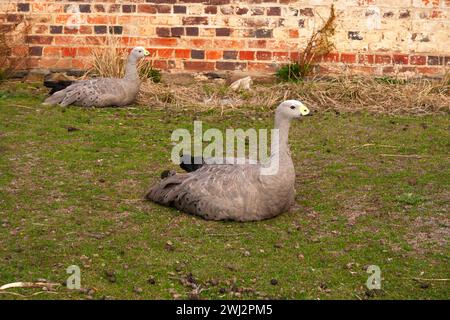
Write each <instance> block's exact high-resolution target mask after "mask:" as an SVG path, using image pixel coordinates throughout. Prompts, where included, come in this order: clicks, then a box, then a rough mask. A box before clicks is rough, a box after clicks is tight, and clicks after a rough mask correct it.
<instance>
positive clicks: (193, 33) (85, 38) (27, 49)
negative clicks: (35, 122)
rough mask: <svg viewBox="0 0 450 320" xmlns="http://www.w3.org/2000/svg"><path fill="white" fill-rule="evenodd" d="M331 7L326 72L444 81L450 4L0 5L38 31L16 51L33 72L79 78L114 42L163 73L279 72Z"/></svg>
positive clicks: (45, 1) (224, 0)
mask: <svg viewBox="0 0 450 320" xmlns="http://www.w3.org/2000/svg"><path fill="white" fill-rule="evenodd" d="M332 3H334V5H335V8H336V13H337V15H338V19H337V30H336V31H337V32H336V35H335V36H334V43H335V45H336V52H333V53H331V54H329V55H327V56H324V57H320V59H318V63H320V68H319V71H320V72H321V73H342V72H344V71H345V72H349V73H367V74H386V75H389V74H401V75H407V76H413V75H420V74H426V75H431V76H439V75H443V74H444V73H445V72H446V70H448V66H450V38H449V37H450V21H449V19H450V0H392V1H390V0H334V1H333V0H303V1H296V0H248V1H235V0H76V1H68V0H0V24H1V25H2V28H4V29H3V30H6V31H7V30H8V26H9V25H12V24H14V23H15V22H17V21H20V19H22V18H23V17H26V18H27V19H28V20H29V21H30V23H31V25H32V29H31V31H30V33H29V34H28V36H27V37H26V41H25V43H24V44H23V45H21V46H17V47H16V48H14V50H13V55H15V57H16V58H19V59H25V56H29V57H28V58H26V59H27V67H28V68H45V69H83V68H85V67H86V66H87V65H88V64H89V54H90V50H91V49H92V48H93V47H95V46H101V45H103V43H104V40H105V37H106V35H107V34H108V33H114V34H115V35H116V36H118V37H120V38H121V41H122V44H123V45H124V46H127V47H133V46H137V45H141V46H145V47H147V48H148V49H149V50H151V51H152V52H153V53H154V54H155V64H156V66H157V67H158V68H161V69H171V70H179V71H206V70H208V71H209V70H243V71H260V72H273V71H275V70H276V69H277V67H279V66H280V65H281V64H283V63H286V62H288V61H289V60H290V59H292V58H295V56H296V53H297V52H298V50H301V49H302V48H303V47H304V45H305V44H306V42H307V40H308V38H309V36H310V35H311V33H312V32H313V30H315V29H317V28H318V27H320V26H321V24H322V22H323V19H326V18H327V17H328V14H329V8H330V5H331V4H332Z"/></svg>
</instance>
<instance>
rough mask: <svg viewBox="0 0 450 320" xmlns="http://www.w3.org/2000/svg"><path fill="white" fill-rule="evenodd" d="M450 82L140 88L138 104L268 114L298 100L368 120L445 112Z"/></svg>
mask: <svg viewBox="0 0 450 320" xmlns="http://www.w3.org/2000/svg"><path fill="white" fill-rule="evenodd" d="M449 80H450V77H448V76H447V77H446V78H445V79H443V80H442V81H440V82H437V81H431V80H416V81H412V82H405V83H403V82H389V81H384V80H382V79H381V80H380V79H374V78H365V77H360V78H350V77H339V78H332V79H313V80H310V81H305V82H302V83H281V84H274V85H271V86H267V85H265V86H264V85H255V86H253V87H252V89H251V90H250V91H241V92H234V91H233V90H230V89H228V88H227V87H226V86H224V85H223V84H217V83H209V84H204V85H203V86H202V85H199V84H198V83H196V84H193V85H190V86H175V85H171V84H153V83H150V82H148V83H144V84H143V85H142V87H141V92H140V95H139V98H138V103H140V104H142V105H148V106H150V107H152V108H174V109H179V110H183V109H193V108H194V109H196V110H210V109H219V110H221V111H222V113H223V112H226V111H228V110H232V109H236V108H243V107H252V108H258V109H260V110H263V111H264V110H265V111H268V110H271V109H272V108H273V107H275V106H276V105H277V104H278V103H279V102H280V101H283V100H286V99H299V100H301V101H303V102H305V103H306V104H307V105H309V106H311V108H312V109H313V110H316V111H330V110H332V111H336V112H360V111H366V112H370V113H374V114H391V115H392V114H418V115H423V114H428V113H449V112H450V85H449Z"/></svg>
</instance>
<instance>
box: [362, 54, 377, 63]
mask: <svg viewBox="0 0 450 320" xmlns="http://www.w3.org/2000/svg"><path fill="white" fill-rule="evenodd" d="M374 62H375V56H374V55H373V54H360V55H358V63H361V64H367V63H370V64H373V63H374Z"/></svg>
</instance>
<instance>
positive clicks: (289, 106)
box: [275, 100, 310, 120]
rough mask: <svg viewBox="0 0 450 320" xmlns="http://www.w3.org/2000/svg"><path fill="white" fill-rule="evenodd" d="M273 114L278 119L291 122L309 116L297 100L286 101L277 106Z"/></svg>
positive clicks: (304, 107)
mask: <svg viewBox="0 0 450 320" xmlns="http://www.w3.org/2000/svg"><path fill="white" fill-rule="evenodd" d="M275 114H276V115H277V116H278V117H282V118H285V119H288V120H291V119H299V118H302V117H304V116H307V115H310V111H309V109H308V108H307V107H306V106H305V105H304V104H303V103H301V102H300V101H298V100H286V101H283V102H282V103H281V104H280V105H279V106H278V108H277V109H276V111H275Z"/></svg>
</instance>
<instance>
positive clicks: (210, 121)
mask: <svg viewBox="0 0 450 320" xmlns="http://www.w3.org/2000/svg"><path fill="white" fill-rule="evenodd" d="M0 97H1V99H0V230H1V232H0V284H5V283H10V282H15V281H33V280H36V279H39V278H45V279H47V280H49V281H52V282H63V281H64V280H65V279H66V278H67V277H68V275H67V274H66V273H65V269H66V268H67V267H68V266H69V265H72V264H76V265H78V266H80V268H81V277H82V278H81V284H82V286H83V288H86V289H89V288H90V289H91V290H90V291H89V290H81V291H80V292H78V291H69V290H66V289H64V288H59V289H57V290H56V291H55V292H54V293H53V294H52V293H49V292H43V293H41V294H40V295H37V296H31V297H30V296H29V295H31V294H32V293H35V292H39V291H41V290H40V289H11V290H8V291H10V292H16V293H20V294H22V295H24V296H26V297H27V298H40V299H54V298H58V299H70V298H72V299H91V298H93V299H102V298H106V299H109V298H123V299H156V298H162V299H171V298H174V297H181V298H188V297H191V298H195V297H197V296H196V295H195V293H193V292H192V286H193V285H192V282H193V280H192V278H194V279H195V282H196V283H197V284H200V285H201V288H203V289H205V290H204V291H202V292H201V293H200V295H199V297H200V298H202V299H210V298H217V299H227V298H231V299H247V298H256V299H259V298H279V299H285V298H286V299H317V298H320V299H333V298H338V299H413V298H418V299H448V292H449V286H448V285H449V283H448V281H434V280H414V278H416V277H419V278H423V279H442V278H449V273H450V269H449V261H448V244H447V240H448V235H449V232H448V226H449V216H448V212H449V208H448V203H449V191H448V190H449V185H448V182H449V181H450V172H449V169H448V168H449V158H448V150H449V141H450V140H449V131H448V129H449V126H450V121H449V118H448V115H442V114H438V115H432V114H430V115H425V116H420V117H419V116H411V115H407V116H401V115H395V116H386V115H369V114H366V113H363V112H361V113H354V114H349V113H340V114H336V113H334V112H320V113H317V114H315V115H314V116H313V117H310V118H308V119H305V120H304V121H302V122H298V123H295V124H294V125H293V126H292V132H291V140H290V141H291V146H292V147H291V148H292V156H293V159H294V162H295V166H296V171H297V208H296V209H295V210H293V211H292V212H289V213H286V214H283V215H281V216H279V217H277V218H275V219H271V220H267V221H262V222H257V223H232V222H208V221H204V220H201V219H199V218H196V217H192V216H189V215H186V214H183V213H180V212H178V211H176V210H173V209H169V208H165V207H160V206H158V205H155V204H152V203H148V202H144V201H142V197H143V195H144V193H145V191H146V190H147V188H148V187H149V186H150V185H151V184H152V183H153V182H155V181H156V180H157V179H158V177H159V174H160V172H161V171H162V170H164V169H167V168H174V169H175V166H174V165H172V164H171V163H170V161H169V156H170V150H171V142H170V140H169V139H170V134H171V131H172V130H174V129H175V128H179V127H186V128H192V114H190V113H186V112H183V111H180V112H178V111H177V110H173V109H170V108H168V109H166V110H153V109H151V108H149V107H142V106H132V107H129V108H121V109H116V108H103V109H83V108H77V107H69V108H60V107H48V106H43V105H41V101H42V100H43V97H44V95H43V91H42V89H40V87H38V86H30V85H26V84H20V83H18V84H15V83H13V84H3V85H2V87H0ZM243 115H245V116H243ZM196 117H198V118H201V119H202V120H203V121H204V123H205V127H217V128H220V129H225V128H232V127H233V128H237V127H241V128H248V127H251V126H252V127H254V126H256V127H257V128H270V127H271V125H272V114H271V113H269V112H267V111H261V110H258V109H257V108H248V109H236V110H234V111H230V112H228V113H225V114H223V115H221V114H220V112H219V111H216V110H209V111H207V112H203V113H202V112H199V113H197V114H196ZM206 124H207V126H206ZM68 127H72V130H71V131H68V129H67V128H68ZM74 129H78V130H74ZM401 155H414V157H402V156H401ZM372 264H375V265H378V266H379V267H380V268H381V272H382V278H383V280H382V290H381V291H376V292H373V291H367V289H366V287H365V282H366V279H367V277H368V276H369V275H368V274H367V273H366V271H365V268H366V267H367V266H368V265H372ZM190 273H191V275H190ZM150 277H153V279H154V284H151V283H149V282H148V279H149V278H150ZM273 279H275V280H277V281H276V282H277V284H272V283H275V281H272V280H273ZM11 298H13V299H15V298H21V297H18V296H14V295H11V294H5V293H0V299H11Z"/></svg>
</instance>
